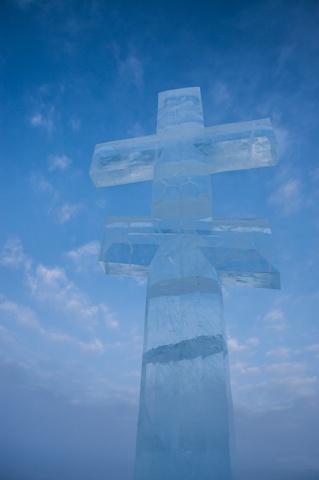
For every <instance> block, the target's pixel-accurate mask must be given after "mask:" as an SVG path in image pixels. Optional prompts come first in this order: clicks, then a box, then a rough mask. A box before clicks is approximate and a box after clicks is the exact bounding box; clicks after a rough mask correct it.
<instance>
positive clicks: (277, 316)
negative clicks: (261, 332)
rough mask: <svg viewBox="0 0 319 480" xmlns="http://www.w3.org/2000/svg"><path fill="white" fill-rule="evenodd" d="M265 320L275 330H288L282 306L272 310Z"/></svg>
mask: <svg viewBox="0 0 319 480" xmlns="http://www.w3.org/2000/svg"><path fill="white" fill-rule="evenodd" d="M263 321H264V322H265V323H266V324H267V325H268V326H269V327H270V328H272V329H273V330H278V331H279V330H286V329H287V327H288V325H287V322H286V319H285V315H284V312H283V311H282V310H281V309H280V308H274V309H273V310H270V311H269V312H268V313H267V314H266V315H265V316H264V317H263Z"/></svg>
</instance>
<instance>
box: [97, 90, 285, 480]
mask: <svg viewBox="0 0 319 480" xmlns="http://www.w3.org/2000/svg"><path fill="white" fill-rule="evenodd" d="M276 158H277V143H276V139H275V136H274V133H273V130H272V127H271V124H270V121H269V120H268V119H263V120H257V121H253V122H243V123H238V124H230V125H222V126H217V127H210V128H205V127H204V123H203V113H202V102H201V96H200V89H199V88H196V87H195V88H185V89H180V90H170V91H167V92H162V93H160V94H159V100H158V117H157V133H156V135H150V136H147V137H141V138H134V139H129V140H123V141H117V142H109V143H105V144H100V145H97V146H96V148H95V152H94V156H93V160H92V166H91V171H90V175H91V177H92V179H93V181H94V182H95V184H96V185H97V186H110V185H118V184H125V183H130V182H140V181H146V180H152V181H153V193H152V205H151V216H150V217H134V218H125V217H113V218H110V219H109V220H108V222H107V224H106V229H105V235H104V239H103V243H102V249H101V255H100V263H101V265H102V266H103V268H104V270H105V273H107V274H111V275H133V276H144V277H146V278H147V297H146V314H145V335H144V348H143V359H142V378H141V392H140V408H139V418H138V429H137V443H136V459H135V470H134V480H163V479H165V480H212V479H216V480H217V479H218V480H230V479H231V476H232V474H231V454H232V444H233V426H232V423H233V421H232V401H231V394H230V383H229V372H228V352H227V339H226V335H225V327H224V317H223V300H222V293H221V285H222V284H229V285H244V286H251V287H266V288H279V287H280V278H279V272H278V270H277V267H276V259H275V255H274V252H273V248H272V243H271V231H270V228H269V225H268V221H267V220H265V219H248V220H247V219H215V218H213V214H212V192H211V183H210V174H212V173H216V172H222V171H228V170H239V169H248V168H255V167H264V166H268V165H273V164H275V163H276Z"/></svg>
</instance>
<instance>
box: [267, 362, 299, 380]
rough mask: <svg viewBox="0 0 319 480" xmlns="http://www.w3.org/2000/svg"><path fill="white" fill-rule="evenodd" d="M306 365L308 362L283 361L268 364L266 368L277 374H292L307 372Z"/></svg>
mask: <svg viewBox="0 0 319 480" xmlns="http://www.w3.org/2000/svg"><path fill="white" fill-rule="evenodd" d="M306 367H307V365H306V363H293V362H283V363H274V364H272V365H268V366H267V367H265V370H266V371H267V372H270V373H273V374H276V375H285V376H287V375H290V376H291V375H296V374H300V373H303V372H305V370H306ZM294 378H295V377H294Z"/></svg>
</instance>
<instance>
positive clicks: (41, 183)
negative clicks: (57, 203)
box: [31, 172, 54, 193]
mask: <svg viewBox="0 0 319 480" xmlns="http://www.w3.org/2000/svg"><path fill="white" fill-rule="evenodd" d="M31 185H32V187H33V189H34V191H35V192H37V193H54V188H53V187H52V185H51V184H50V183H49V182H48V181H47V179H46V178H45V177H44V176H43V175H42V174H41V173H39V172H37V173H32V175H31Z"/></svg>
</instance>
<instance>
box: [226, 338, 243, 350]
mask: <svg viewBox="0 0 319 480" xmlns="http://www.w3.org/2000/svg"><path fill="white" fill-rule="evenodd" d="M246 348H247V347H246V345H241V344H240V343H239V342H238V340H237V339H236V338H229V339H228V349H229V351H230V352H240V351H242V350H245V349H246Z"/></svg>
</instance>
